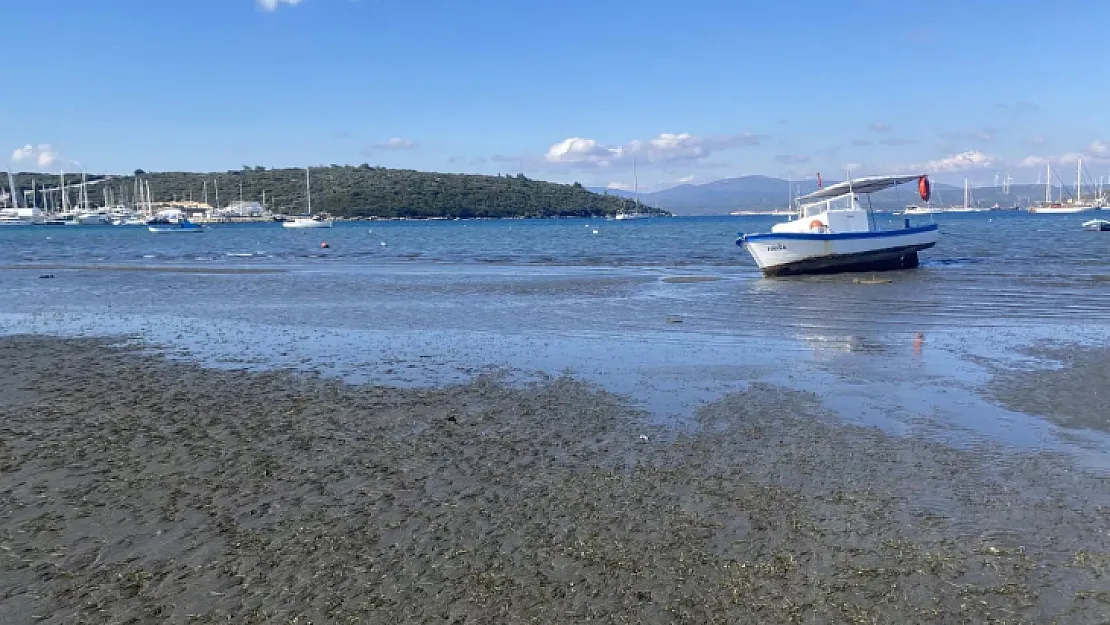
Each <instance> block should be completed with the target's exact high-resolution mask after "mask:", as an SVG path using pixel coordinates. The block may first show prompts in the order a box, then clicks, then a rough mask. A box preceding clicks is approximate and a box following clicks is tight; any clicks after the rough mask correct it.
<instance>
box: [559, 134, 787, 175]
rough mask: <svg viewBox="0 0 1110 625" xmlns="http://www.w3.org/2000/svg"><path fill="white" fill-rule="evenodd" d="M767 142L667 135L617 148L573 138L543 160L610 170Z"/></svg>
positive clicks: (749, 137)
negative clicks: (634, 163)
mask: <svg viewBox="0 0 1110 625" xmlns="http://www.w3.org/2000/svg"><path fill="white" fill-rule="evenodd" d="M765 139H767V137H766V136H765V135H758V134H755V133H751V132H744V133H739V134H734V135H719V136H712V137H699V136H697V135H692V134H690V133H686V132H683V133H669V132H664V133H661V134H660V135H659V136H657V137H655V138H654V139H647V140H640V139H636V140H633V141H629V142H628V143H626V144H624V145H615V146H614V145H606V144H604V143H601V142H600V141H597V140H595V139H586V138H582V137H569V138H567V139H563V140H562V141H560V142H558V143H556V144H554V145H552V146H551V147H549V148H548V149H547V153H546V154H544V157H543V160H544V161H546V162H547V163H548V164H553V165H569V166H575V167H610V166H613V165H618V164H629V163H631V162H632V161H633V160H636V161H639V162H645V163H671V162H676V161H690V160H700V159H704V158H706V157H708V156H709V155H710V154H712V153H713V152H715V151H720V150H730V149H734V148H742V147H750V146H757V145H759V144H760V142H761V141H763V140H765Z"/></svg>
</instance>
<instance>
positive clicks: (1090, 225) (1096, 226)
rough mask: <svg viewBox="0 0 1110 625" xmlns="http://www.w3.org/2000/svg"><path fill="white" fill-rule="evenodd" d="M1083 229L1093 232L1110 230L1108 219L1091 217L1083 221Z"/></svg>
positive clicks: (1109, 220)
mask: <svg viewBox="0 0 1110 625" xmlns="http://www.w3.org/2000/svg"><path fill="white" fill-rule="evenodd" d="M1083 229H1084V230H1091V231H1093V232H1110V219H1092V220H1090V221H1086V222H1083Z"/></svg>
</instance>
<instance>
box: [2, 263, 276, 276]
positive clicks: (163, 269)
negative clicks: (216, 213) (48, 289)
mask: <svg viewBox="0 0 1110 625" xmlns="http://www.w3.org/2000/svg"><path fill="white" fill-rule="evenodd" d="M0 271H103V272H119V271H127V272H143V273H199V274H230V275H239V274H256V273H287V271H286V270H285V269H275V268H269V267H185V266H181V267H176V266H167V265H162V266H151V265H58V264H47V265H0Z"/></svg>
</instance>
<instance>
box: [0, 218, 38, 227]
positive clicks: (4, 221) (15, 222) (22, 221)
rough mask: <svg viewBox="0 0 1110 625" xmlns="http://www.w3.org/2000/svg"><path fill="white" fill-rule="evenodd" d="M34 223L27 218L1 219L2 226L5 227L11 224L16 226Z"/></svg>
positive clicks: (0, 225) (0, 224)
mask: <svg viewBox="0 0 1110 625" xmlns="http://www.w3.org/2000/svg"><path fill="white" fill-rule="evenodd" d="M33 225H35V222H33V221H29V220H26V219H12V220H7V219H0V228H5V227H9V226H11V227H15V226H33Z"/></svg>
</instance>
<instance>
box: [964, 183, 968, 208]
mask: <svg viewBox="0 0 1110 625" xmlns="http://www.w3.org/2000/svg"><path fill="white" fill-rule="evenodd" d="M967 194H968V186H967V178H964V208H967V200H968V197H967Z"/></svg>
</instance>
